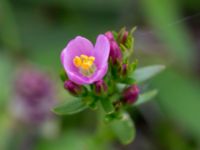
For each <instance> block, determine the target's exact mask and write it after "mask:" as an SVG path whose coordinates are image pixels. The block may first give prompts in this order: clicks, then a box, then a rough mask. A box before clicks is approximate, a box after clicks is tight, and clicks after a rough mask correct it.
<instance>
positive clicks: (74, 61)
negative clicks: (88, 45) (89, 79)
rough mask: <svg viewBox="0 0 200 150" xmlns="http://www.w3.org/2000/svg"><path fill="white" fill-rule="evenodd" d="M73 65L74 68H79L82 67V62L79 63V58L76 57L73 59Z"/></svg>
mask: <svg viewBox="0 0 200 150" xmlns="http://www.w3.org/2000/svg"><path fill="white" fill-rule="evenodd" d="M73 63H74V65H75V66H76V67H80V66H81V65H82V61H81V58H80V57H78V56H76V57H75V58H74V59H73Z"/></svg>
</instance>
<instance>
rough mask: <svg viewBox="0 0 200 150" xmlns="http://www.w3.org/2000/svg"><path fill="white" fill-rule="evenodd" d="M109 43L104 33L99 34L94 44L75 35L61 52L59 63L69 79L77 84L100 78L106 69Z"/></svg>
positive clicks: (89, 82) (90, 82) (88, 82)
mask: <svg viewBox="0 0 200 150" xmlns="http://www.w3.org/2000/svg"><path fill="white" fill-rule="evenodd" d="M109 53H110V44H109V41H108V39H107V38H106V37H105V36H104V35H99V36H98V37H97V40H96V44H95V45H94V46H93V44H92V43H91V42H90V41H89V40H88V39H86V38H84V37H81V36H77V37H76V38H75V39H73V40H71V41H70V42H69V43H68V44H67V46H66V47H65V48H64V49H63V51H62V53H61V63H62V65H63V67H64V69H65V71H66V73H67V75H68V77H69V79H70V80H71V81H73V82H75V83H77V84H79V85H84V84H92V83H94V82H96V81H99V80H101V79H102V78H103V77H104V76H105V74H106V73H107V70H108V57H109Z"/></svg>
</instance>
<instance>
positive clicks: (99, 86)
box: [95, 80, 108, 94]
mask: <svg viewBox="0 0 200 150" xmlns="http://www.w3.org/2000/svg"><path fill="white" fill-rule="evenodd" d="M107 90H108V86H107V84H106V83H105V82H104V81H103V80H99V81H97V82H95V92H96V93H97V94H102V93H105V92H106V91H107Z"/></svg>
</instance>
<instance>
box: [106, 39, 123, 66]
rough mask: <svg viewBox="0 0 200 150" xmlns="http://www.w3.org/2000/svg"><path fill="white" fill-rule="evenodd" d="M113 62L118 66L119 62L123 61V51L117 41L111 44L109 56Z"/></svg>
mask: <svg viewBox="0 0 200 150" xmlns="http://www.w3.org/2000/svg"><path fill="white" fill-rule="evenodd" d="M109 57H110V58H111V60H112V62H113V64H116V63H117V62H119V61H121V59H122V53H121V50H120V48H119V46H118V44H117V42H115V41H111V42H110V56H109Z"/></svg>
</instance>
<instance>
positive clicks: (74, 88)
mask: <svg viewBox="0 0 200 150" xmlns="http://www.w3.org/2000/svg"><path fill="white" fill-rule="evenodd" d="M64 88H65V89H66V90H68V91H69V92H70V93H71V94H72V95H75V96H79V95H81V94H82V92H83V89H82V87H81V86H80V85H78V84H76V83H74V82H72V81H70V80H67V81H65V83H64Z"/></svg>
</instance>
